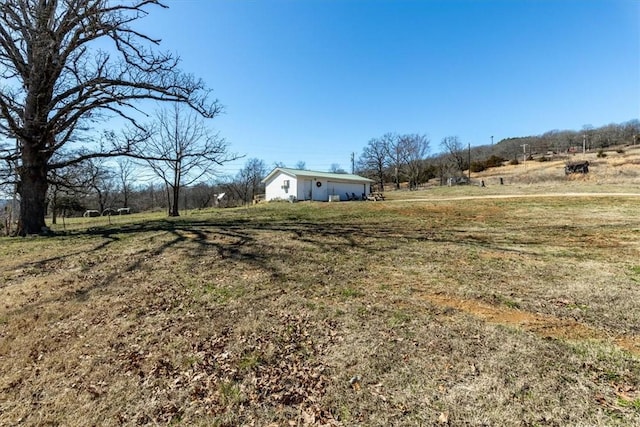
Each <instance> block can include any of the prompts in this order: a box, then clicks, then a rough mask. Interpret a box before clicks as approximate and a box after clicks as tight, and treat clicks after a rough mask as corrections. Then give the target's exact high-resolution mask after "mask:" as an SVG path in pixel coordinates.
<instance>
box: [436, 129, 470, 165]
mask: <svg viewBox="0 0 640 427" xmlns="http://www.w3.org/2000/svg"><path fill="white" fill-rule="evenodd" d="M440 146H441V148H442V150H443V151H444V152H445V153H447V154H448V156H449V159H450V161H451V162H452V163H453V164H454V165H455V167H456V169H457V170H458V171H459V172H462V171H464V170H465V169H467V168H468V167H469V161H468V156H467V155H466V154H465V149H464V146H463V145H462V141H460V138H458V137H457V136H447V137H445V138H443V139H442V142H441V143H440Z"/></svg>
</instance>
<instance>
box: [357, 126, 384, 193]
mask: <svg viewBox="0 0 640 427" xmlns="http://www.w3.org/2000/svg"><path fill="white" fill-rule="evenodd" d="M389 163H390V159H389V147H388V139H385V138H384V137H383V138H373V139H371V140H370V141H369V142H368V143H367V146H366V147H364V149H363V150H362V154H361V155H360V159H359V160H358V169H360V170H362V171H363V173H364V174H365V175H366V176H368V177H369V178H372V179H376V181H377V182H378V185H379V186H380V191H384V181H385V177H386V171H387V168H388V167H389Z"/></svg>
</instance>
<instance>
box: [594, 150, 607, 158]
mask: <svg viewBox="0 0 640 427" xmlns="http://www.w3.org/2000/svg"><path fill="white" fill-rule="evenodd" d="M596 157H597V158H599V159H602V158H605V157H607V153H605V152H604V150H603V149H602V148H601V149H599V150H598V154H596Z"/></svg>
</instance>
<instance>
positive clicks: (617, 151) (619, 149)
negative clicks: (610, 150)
mask: <svg viewBox="0 0 640 427" xmlns="http://www.w3.org/2000/svg"><path fill="white" fill-rule="evenodd" d="M616 153H618V154H624V150H623V149H622V148H618V149H617V150H616Z"/></svg>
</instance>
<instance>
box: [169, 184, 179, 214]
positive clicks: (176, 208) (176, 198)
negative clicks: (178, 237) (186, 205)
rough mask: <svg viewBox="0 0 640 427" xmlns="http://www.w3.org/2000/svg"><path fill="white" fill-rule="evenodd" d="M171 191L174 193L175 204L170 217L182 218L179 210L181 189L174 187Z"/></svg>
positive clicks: (172, 205)
mask: <svg viewBox="0 0 640 427" xmlns="http://www.w3.org/2000/svg"><path fill="white" fill-rule="evenodd" d="M171 190H172V193H173V203H172V204H171V210H170V211H169V216H180V212H179V210H178V203H179V201H180V187H178V186H174V187H173V188H172V189H171Z"/></svg>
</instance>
